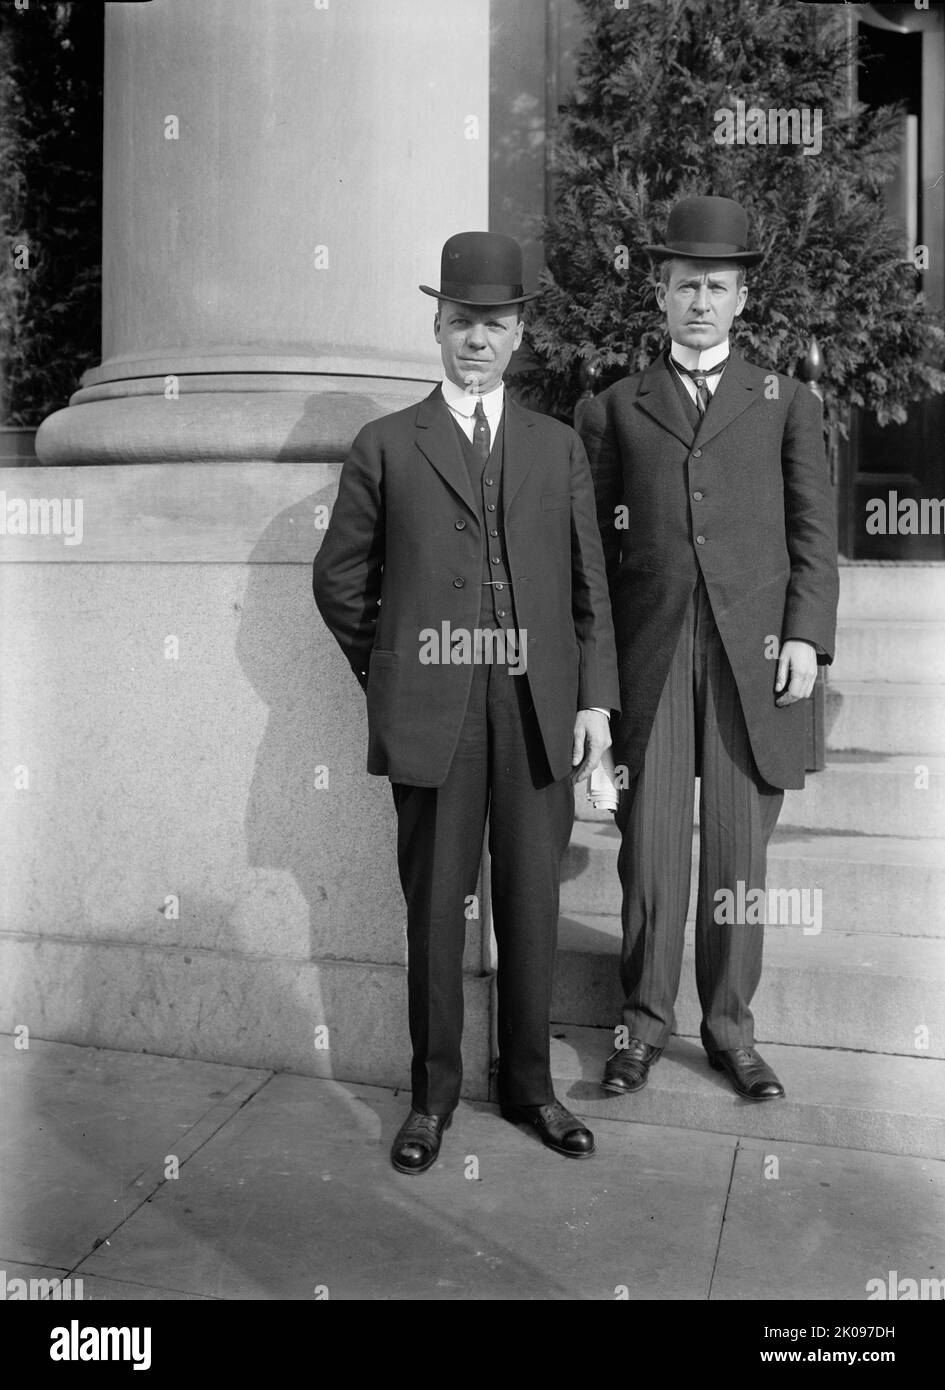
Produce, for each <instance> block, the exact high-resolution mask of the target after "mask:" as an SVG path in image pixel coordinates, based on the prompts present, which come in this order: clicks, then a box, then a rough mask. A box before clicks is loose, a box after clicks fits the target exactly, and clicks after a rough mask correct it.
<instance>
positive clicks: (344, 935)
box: [236, 398, 409, 1079]
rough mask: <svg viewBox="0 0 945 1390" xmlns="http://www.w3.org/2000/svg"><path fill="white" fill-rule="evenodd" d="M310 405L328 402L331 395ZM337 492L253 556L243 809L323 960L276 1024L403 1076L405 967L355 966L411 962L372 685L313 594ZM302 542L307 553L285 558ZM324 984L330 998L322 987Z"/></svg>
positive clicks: (301, 508) (314, 957)
mask: <svg viewBox="0 0 945 1390" xmlns="http://www.w3.org/2000/svg"><path fill="white" fill-rule="evenodd" d="M349 403H350V398H346V404H349ZM313 407H314V408H317V409H318V410H319V412H321V411H322V409H323V408H324V400H323V398H314V399H313ZM304 428H305V427H304V425H300V429H302V430H304ZM322 428H324V426H322ZM296 456H297V453H296ZM285 466H286V467H289V468H291V467H292V466H293V465H292V464H291V463H289V464H286V465H285ZM334 492H335V484H334V480H333V479H332V481H331V482H329V483H326V485H325V487H324V488H322V489H320V490H319V491H317V492H315V493H312V494H310V495H309V496H307V497H305V498H304V499H302V500H300V501H299V502H298V503H297V504H295V505H293V506H292V507H290V508H288V509H287V510H285V511H283V512H282V513H280V514H279V515H278V516H277V517H275V518H273V520H272V522H271V523H270V525H269V526H268V527H267V528H266V530H265V531H264V532H263V533H262V535H261V536H260V537H259V540H258V542H257V544H256V546H255V547H254V550H253V553H252V556H251V557H250V563H249V566H248V578H247V582H246V588H245V593H244V596H243V606H242V613H241V615H240V620H239V629H238V633H237V640H236V655H237V658H238V660H239V663H240V666H241V668H242V670H243V671H244V672H245V674H246V676H247V678H248V679H249V681H250V682H251V683H252V686H253V688H254V689H255V691H256V692H257V694H258V695H259V696H260V697H261V699H262V700H263V701H264V702H265V704H266V707H267V711H268V714H267V720H266V727H265V730H264V732H263V735H262V738H261V740H260V743H259V747H258V749H257V750H256V756H255V765H254V769H253V773H252V780H251V784H250V788H249V796H248V801H247V807H246V816H245V834H246V854H247V862H248V863H249V865H251V866H252V867H253V868H256V869H263V870H276V871H280V870H281V871H288V873H290V874H291V875H292V878H293V879H294V881H295V883H296V884H297V885H298V888H299V890H300V892H301V894H302V896H303V897H304V900H305V903H306V904H307V908H308V916H309V939H308V943H307V960H309V961H312V962H317V963H318V969H317V971H312V970H305V969H304V968H302V967H301V966H299V970H300V980H299V981H298V982H295V989H296V990H297V989H298V986H299V984H300V983H301V987H302V991H303V997H302V998H299V997H298V993H294V995H293V999H294V1008H295V1010H296V1011H298V1010H299V1009H301V1011H302V1017H301V1019H297V1020H294V1019H292V1018H289V1017H286V1018H283V1019H282V1020H281V1021H277V1023H276V1026H277V1027H286V1028H288V1029H290V1030H291V1032H292V1034H293V1035H295V1041H294V1042H293V1044H292V1048H291V1050H292V1053H293V1055H294V1054H295V1051H296V1050H297V1048H298V1047H301V1048H303V1049H304V1048H306V1047H308V1048H309V1049H312V1048H313V1047H315V1043H314V1042H313V1039H314V1038H315V1036H316V1034H315V1030H316V1029H318V1028H319V1027H320V1026H322V1025H324V1026H327V1029H328V1034H327V1041H328V1044H329V1046H328V1049H327V1050H326V1051H325V1053H324V1055H323V1056H322V1057H318V1056H316V1055H314V1053H313V1054H312V1066H311V1068H309V1067H305V1068H304V1069H305V1070H306V1071H311V1072H313V1073H315V1074H319V1075H333V1076H336V1077H337V1076H340V1077H348V1078H363V1079H367V1077H368V1076H369V1075H370V1070H371V1069H370V1062H369V1059H370V1058H372V1057H373V1058H375V1059H376V1058H377V1057H378V1054H379V1053H380V1054H384V1053H386V1054H387V1055H388V1056H391V1055H392V1056H394V1057H400V1058H403V1060H404V1067H403V1072H404V1077H405V1076H406V1072H407V1064H408V1059H409V1049H408V1044H407V1039H406V1023H405V1013H406V1008H405V1005H406V999H405V995H406V989H405V982H404V978H403V976H402V975H401V974H400V971H399V970H396V971H394V970H390V969H387V970H383V969H382V970H377V969H376V968H374V969H368V970H358V969H357V968H355V969H352V968H351V964H350V963H352V962H354V963H364V964H368V965H370V966H373V967H376V966H381V967H384V966H387V967H392V966H393V967H402V966H403V964H404V961H405V938H404V908H403V899H402V896H401V892H400V885H399V881H398V877H397V869H396V857H395V819H394V808H393V803H392V799H391V795H390V787H389V784H388V782H387V781H386V779H380V778H375V777H369V776H368V774H367V771H366V766H365V761H366V748H367V730H366V720H365V710H364V696H363V694H362V692H361V690H360V687H359V686H358V684H357V682H356V681H355V679H354V676H353V675H352V674H351V672H350V670H349V668H348V665H347V662H346V661H345V660H344V658H343V657H342V655H341V653H340V652H339V650H338V648H337V646H336V644H335V642H334V639H333V638H332V637H331V635H330V633H329V632H328V631H327V629H326V628H325V626H324V624H323V622H322V619H321V617H320V616H319V614H318V611H317V609H316V608H315V603H314V599H313V597H312V588H311V561H312V559H313V558H314V555H315V552H316V551H317V549H318V543H319V536H320V535H321V534H322V533H321V532H319V531H317V530H316V529H315V526H314V524H313V518H314V517H315V515H316V508H317V507H319V506H325V507H330V504H331V502H332V501H333V498H334ZM291 536H295V537H297V538H298V539H297V540H296V541H295V543H294V544H291V541H289V540H288V539H287V538H289V537H291ZM287 544H289V545H291V550H289V551H287ZM293 552H294V553H297V554H299V555H300V556H301V555H304V556H305V560H304V562H303V561H302V560H301V559H300V560H299V561H298V562H294V563H278V562H277V561H276V559H275V557H276V556H277V555H281V556H282V557H284V556H285V555H286V554H287V553H293ZM343 962H344V963H347V965H344V966H343V965H342V963H343ZM287 964H288V965H289V966H290V967H291V965H292V964H293V962H291V961H289V962H287ZM316 981H317V992H318V994H319V995H320V999H316V998H314V997H312V995H313V991H314V990H315V984H316ZM372 994H376V995H377V998H376V999H372ZM309 1001H310V1003H311V1009H310V1011H309V1010H308V1008H307V1004H308V1003H309ZM288 1002H289V1001H288V1000H286V1003H287V1004H288ZM401 1024H402V1027H401ZM367 1031H370V1033H371V1034H372V1035H371V1036H367V1035H366V1032H367ZM391 1032H395V1033H396V1034H397V1036H394V1037H392V1036H390V1034H391ZM401 1033H402V1035H401ZM306 1035H307V1038H306ZM325 1041H326V1039H325V1036H324V1035H322V1043H324V1042H325ZM293 1069H295V1068H293ZM298 1069H302V1068H301V1067H299V1068H298ZM374 1074H375V1076H376V1071H375V1073H374Z"/></svg>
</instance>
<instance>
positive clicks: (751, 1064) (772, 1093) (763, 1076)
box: [709, 1047, 784, 1100]
mask: <svg viewBox="0 0 945 1390" xmlns="http://www.w3.org/2000/svg"><path fill="white" fill-rule="evenodd" d="M709 1065H710V1066H712V1067H714V1068H715V1070H716V1071H724V1072H727V1073H728V1076H729V1077H730V1079H731V1082H732V1085H733V1086H734V1087H735V1090H736V1091H737V1092H738V1094H739V1095H740V1096H744V1097H745V1099H746V1100H779V1099H780V1097H781V1096H783V1095H784V1087H783V1086H782V1085H781V1083H780V1081H779V1080H778V1078H777V1077H776V1076H775V1074H774V1072H773V1071H772V1070H771V1068H770V1067H769V1066H768V1063H767V1062H766V1061H765V1060H764V1059H763V1058H762V1057H761V1056H760V1055H759V1054H758V1053H757V1052H756V1051H755V1049H754V1048H753V1047H736V1048H733V1049H732V1050H731V1051H728V1052H710V1053H709Z"/></svg>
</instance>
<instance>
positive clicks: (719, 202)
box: [643, 198, 761, 265]
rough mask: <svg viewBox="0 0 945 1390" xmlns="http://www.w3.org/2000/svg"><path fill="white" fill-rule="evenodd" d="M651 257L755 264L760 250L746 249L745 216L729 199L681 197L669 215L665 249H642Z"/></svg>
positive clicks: (758, 258) (746, 220) (655, 247)
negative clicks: (679, 257) (676, 257)
mask: <svg viewBox="0 0 945 1390" xmlns="http://www.w3.org/2000/svg"><path fill="white" fill-rule="evenodd" d="M643 249H644V251H648V252H649V254H650V255H651V256H662V257H664V258H665V257H667V256H685V257H687V258H688V259H689V260H692V261H736V262H738V263H740V264H741V265H754V264H755V262H756V261H760V260H761V252H760V251H749V250H748V215H747V214H746V212H745V209H744V208H743V207H742V206H741V204H740V203H736V202H734V201H733V199H731V198H683V199H682V200H681V201H680V202H678V203H676V204H675V205H674V207H673V210H672V212H671V213H670V214H669V224H668V226H667V228H666V245H665V246H644V248H643Z"/></svg>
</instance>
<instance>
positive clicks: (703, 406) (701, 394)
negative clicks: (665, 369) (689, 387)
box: [669, 357, 728, 420]
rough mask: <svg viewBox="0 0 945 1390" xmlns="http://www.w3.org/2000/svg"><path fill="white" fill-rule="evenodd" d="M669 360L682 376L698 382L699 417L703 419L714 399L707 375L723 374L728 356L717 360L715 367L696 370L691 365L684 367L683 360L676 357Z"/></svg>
mask: <svg viewBox="0 0 945 1390" xmlns="http://www.w3.org/2000/svg"><path fill="white" fill-rule="evenodd" d="M669 360H670V362H672V364H673V366H674V367H675V368H676V370H677V372H679V373H680V375H681V376H688V377H690V378H691V379H692V380H693V381H694V382H695V383H696V406H697V408H698V411H699V419H700V420H701V419H702V417H703V415H704V414H705V413H706V411H707V410H708V408H709V401H710V400H711V399H712V395H711V393H710V391H709V388H708V386H707V385H706V377H709V376H721V375H722V372H723V371H724V370H725V364H726V362H727V361H728V358H727V357H723V358H722V360H721V362H716V364H715V366H714V367H701V368H699V369H697V370H695V371H693V370H691V369H690V368H689V367H684V366H683V365H682V363H681V362H677V361H676V359H675V357H671V358H670V359H669Z"/></svg>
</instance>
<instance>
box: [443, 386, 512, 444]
mask: <svg viewBox="0 0 945 1390" xmlns="http://www.w3.org/2000/svg"><path fill="white" fill-rule="evenodd" d="M440 390H441V391H442V392H443V399H444V401H446V404H447V405H448V406H449V410H450V414H451V415H452V417H453V419H454V420H455V421H456V423H457V425H459V427H460V429H461V430H462V431H463V434H464V435H465V436H466V438H467V439H468V440H469V442H470V444H471V443H472V440H473V431H474V429H475V427H476V426H475V421H474V420H473V415H474V414H475V412H476V402H477V401H482V408H483V410H484V411H485V412H486V420H487V421H488V424H489V434H490V437H491V439H492V440H493V441H494V440H495V432H496V430H497V429H498V428H499V422H500V421H501V419H502V408H503V406H504V405H505V382H504V381H500V382H499V384H498V386H494V387H493V389H492V390H491V391H487V392H486V394H485V395H484V396H478V395H477V394H476V392H475V391H464V390H463V388H462V386H457V385H456V383H455V382H453V381H450V379H449V377H444V378H443V382H442V384H441V386H440Z"/></svg>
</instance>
